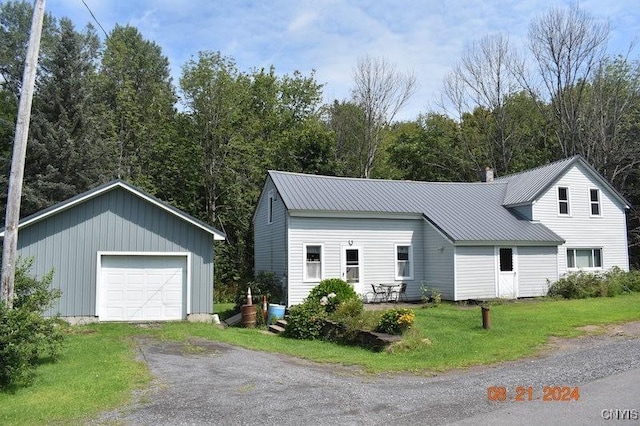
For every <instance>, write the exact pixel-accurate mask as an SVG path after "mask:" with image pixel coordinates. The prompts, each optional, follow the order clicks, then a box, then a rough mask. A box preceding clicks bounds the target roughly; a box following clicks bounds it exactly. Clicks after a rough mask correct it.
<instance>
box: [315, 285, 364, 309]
mask: <svg viewBox="0 0 640 426" xmlns="http://www.w3.org/2000/svg"><path fill="white" fill-rule="evenodd" d="M351 299H359V297H358V294H357V293H356V292H355V291H354V290H353V287H351V285H350V284H348V283H347V282H345V281H343V280H341V279H339V278H329V279H326V280H323V281H320V284H318V285H317V286H315V287H314V288H313V289H312V290H311V292H310V293H309V296H307V299H306V301H307V302H316V303H320V304H321V305H322V306H324V309H325V311H326V312H328V313H331V312H333V311H335V310H336V308H337V307H338V305H340V304H341V303H342V302H346V301H347V300H351Z"/></svg>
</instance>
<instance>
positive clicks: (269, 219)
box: [267, 190, 275, 225]
mask: <svg viewBox="0 0 640 426" xmlns="http://www.w3.org/2000/svg"><path fill="white" fill-rule="evenodd" d="M268 195H269V196H268V197H267V224H268V225H271V224H272V223H273V207H274V205H273V204H274V201H275V198H274V196H273V190H271V191H269V192H268Z"/></svg>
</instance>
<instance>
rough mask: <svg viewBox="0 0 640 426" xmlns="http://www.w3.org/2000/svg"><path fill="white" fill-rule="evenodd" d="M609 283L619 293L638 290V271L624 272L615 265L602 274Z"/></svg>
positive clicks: (639, 278)
mask: <svg viewBox="0 0 640 426" xmlns="http://www.w3.org/2000/svg"><path fill="white" fill-rule="evenodd" d="M604 277H605V279H606V280H607V281H608V282H609V285H610V286H611V287H613V288H614V289H616V290H619V293H618V294H620V293H631V292H640V271H629V272H624V271H623V270H622V269H620V268H618V267H617V266H615V267H613V268H611V269H610V270H609V271H607V272H606V273H605V274H604Z"/></svg>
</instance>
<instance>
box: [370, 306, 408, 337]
mask: <svg viewBox="0 0 640 426" xmlns="http://www.w3.org/2000/svg"><path fill="white" fill-rule="evenodd" d="M414 320H415V314H414V312H413V310H411V309H389V310H387V311H385V312H384V313H383V314H382V316H381V317H380V322H379V323H378V328H377V330H378V331H380V332H382V333H387V334H402V333H404V332H405V331H406V330H408V329H410V328H411V326H412V325H413V321H414Z"/></svg>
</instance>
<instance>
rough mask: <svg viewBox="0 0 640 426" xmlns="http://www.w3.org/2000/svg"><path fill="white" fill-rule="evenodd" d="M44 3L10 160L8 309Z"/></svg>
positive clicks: (5, 255)
mask: <svg viewBox="0 0 640 426" xmlns="http://www.w3.org/2000/svg"><path fill="white" fill-rule="evenodd" d="M44 2H45V0H35V1H34V3H33V17H32V18H31V32H30V34H29V47H28V48H27V58H26V60H25V63H24V74H23V75H22V90H21V91H20V105H19V106H18V120H17V122H16V135H15V138H14V141H13V157H12V158H11V174H10V175H9V194H8V197H7V213H6V218H5V228H4V229H5V231H4V243H3V245H2V281H1V283H0V284H1V287H2V300H1V301H2V302H4V304H5V306H6V307H7V308H9V309H11V308H13V295H14V281H15V272H16V251H17V247H18V221H19V220H20V198H21V197H22V180H23V178H24V160H25V157H26V155H27V136H28V135H29V120H30V119H31V101H32V100H33V89H34V86H35V80H36V69H37V67H38V52H39V50H40V37H41V35H42V21H43V19H44Z"/></svg>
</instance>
